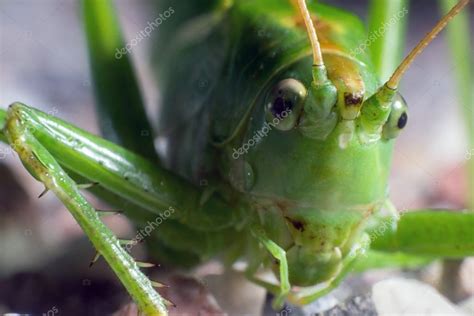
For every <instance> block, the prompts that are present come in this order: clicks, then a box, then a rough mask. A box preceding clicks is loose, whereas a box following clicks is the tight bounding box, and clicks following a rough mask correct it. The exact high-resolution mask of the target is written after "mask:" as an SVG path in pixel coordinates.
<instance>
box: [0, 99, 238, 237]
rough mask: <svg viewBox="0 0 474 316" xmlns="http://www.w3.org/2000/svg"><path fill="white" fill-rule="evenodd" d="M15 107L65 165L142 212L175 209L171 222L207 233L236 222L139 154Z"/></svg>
mask: <svg viewBox="0 0 474 316" xmlns="http://www.w3.org/2000/svg"><path fill="white" fill-rule="evenodd" d="M12 109H14V110H15V111H17V112H21V113H22V117H24V121H27V122H28V125H29V126H30V128H29V130H30V131H31V133H32V134H33V136H34V137H35V138H36V139H38V141H39V142H41V144H42V145H43V146H44V147H45V148H46V149H47V150H48V151H49V152H50V153H51V154H52V155H53V156H54V157H55V158H56V160H57V161H58V162H59V164H60V165H61V166H63V167H65V168H66V169H67V170H70V171H72V172H74V173H76V174H78V175H80V176H82V177H84V178H85V179H87V180H88V181H90V182H97V183H99V184H100V186H101V187H103V188H104V189H106V190H107V191H109V192H111V193H114V194H116V195H118V196H120V197H122V198H125V199H127V200H128V201H130V202H131V203H133V204H135V205H138V206H140V207H142V208H143V209H146V210H148V211H150V212H152V213H155V214H159V212H160V211H162V210H164V209H168V208H169V207H173V208H174V209H175V210H176V211H175V212H174V213H173V215H172V218H174V219H177V220H178V221H180V222H182V223H183V224H187V225H189V226H192V227H194V228H195V229H198V230H203V231H216V230H221V229H223V228H226V227H231V226H232V225H233V224H234V222H235V220H238V217H237V218H234V214H235V212H232V210H231V209H230V208H229V206H228V205H227V204H226V203H225V201H224V200H223V199H222V198H220V197H219V196H217V195H216V194H214V195H211V196H210V197H206V199H203V198H202V195H203V192H202V191H201V190H200V189H198V188H197V187H195V186H194V185H192V184H190V183H189V182H187V181H186V180H184V179H182V178H180V177H178V176H176V175H175V174H173V173H171V172H169V171H167V170H165V169H163V168H162V167H160V166H158V165H156V164H153V163H151V162H149V161H148V160H146V159H144V158H142V157H140V156H139V155H136V154H134V153H132V152H130V151H128V150H126V149H124V148H122V147H120V146H118V145H116V144H113V143H111V142H109V141H106V140H104V139H102V138H100V137H97V136H95V135H92V134H90V133H87V132H85V131H83V130H81V129H79V128H77V127H74V126H72V125H71V124H68V123H66V122H64V121H62V120H60V119H57V118H54V117H52V116H49V115H47V114H45V113H43V112H41V111H38V110H35V109H33V108H30V107H28V106H26V105H24V104H21V103H15V104H14V105H12V106H11V108H10V111H12ZM0 113H2V111H1V110H0ZM0 115H2V114H0ZM0 118H1V116H0ZM0 123H1V122H0Z"/></svg>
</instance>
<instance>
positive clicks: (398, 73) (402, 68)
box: [386, 0, 469, 90]
mask: <svg viewBox="0 0 474 316" xmlns="http://www.w3.org/2000/svg"><path fill="white" fill-rule="evenodd" d="M468 3H469V0H461V1H459V2H458V3H457V4H456V5H455V6H454V7H453V8H452V9H451V10H450V11H449V12H448V13H447V14H446V15H445V16H443V18H442V19H441V20H439V22H438V23H437V24H436V25H435V27H434V28H433V29H432V30H431V31H430V32H429V33H428V34H426V36H425V37H424V38H423V39H422V40H421V41H420V42H419V43H418V45H416V47H415V48H414V49H413V50H412V51H411V52H410V53H409V54H408V55H407V57H405V59H404V60H403V61H402V63H401V64H400V65H399V66H398V68H397V69H396V70H395V72H394V73H393V75H392V77H390V79H389V80H388V81H387V83H386V85H387V86H388V87H389V88H391V89H394V90H395V89H397V88H398V84H399V82H400V80H401V78H402V76H403V74H404V73H405V72H406V71H407V69H408V68H409V67H410V65H411V64H412V63H413V61H414V60H415V58H416V57H417V56H418V55H419V54H421V52H423V50H424V49H425V48H426V46H428V44H430V43H431V42H432V41H433V39H435V38H436V36H437V35H438V34H439V32H441V31H442V30H443V29H444V28H445V27H446V25H447V24H448V22H449V21H451V20H452V19H453V18H454V17H455V16H456V15H458V13H459V12H460V11H461V10H462V9H463V8H464V7H465V6H466V5H467V4H468Z"/></svg>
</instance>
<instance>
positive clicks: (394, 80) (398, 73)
mask: <svg viewBox="0 0 474 316" xmlns="http://www.w3.org/2000/svg"><path fill="white" fill-rule="evenodd" d="M300 2H301V1H300ZM302 2H304V1H302ZM468 3H469V0H461V1H459V2H458V4H456V5H455V6H454V7H453V8H452V9H451V10H450V11H449V12H448V13H447V14H446V15H445V16H444V17H443V18H442V19H441V20H440V21H439V22H438V23H437V24H436V26H435V27H434V28H433V29H432V30H431V31H430V32H429V33H428V34H426V36H425V37H424V38H423V39H422V40H421V41H420V42H419V43H418V45H416V47H415V48H414V49H413V50H412V51H411V52H410V54H408V56H407V57H405V59H404V60H403V61H402V63H401V64H400V66H398V68H397V70H395V72H394V73H393V75H392V77H390V79H389V80H388V81H387V83H386V85H387V87H389V88H390V89H393V90H396V89H397V88H398V84H399V83H400V79H401V78H402V76H403V74H404V73H405V72H406V71H407V69H408V68H409V67H410V65H411V64H412V62H413V61H414V60H415V58H416V57H417V56H418V55H419V54H421V52H423V50H424V49H425V48H426V46H428V44H429V43H431V41H433V39H434V38H435V37H436V36H437V35H438V34H439V32H441V31H442V30H443V29H444V28H445V27H446V25H447V24H448V22H449V21H451V20H452V19H453V18H454V17H455V16H456V15H457V14H458V13H459V12H460V11H461V10H462V9H463V8H464V7H465V6H466V5H467V4H468Z"/></svg>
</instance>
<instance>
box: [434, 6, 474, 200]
mask: <svg viewBox="0 0 474 316" xmlns="http://www.w3.org/2000/svg"><path fill="white" fill-rule="evenodd" d="M439 2H440V6H441V9H442V13H443V14H445V13H447V12H448V11H449V9H451V8H452V7H453V6H454V5H455V4H456V3H457V2H458V1H457V0H439ZM469 22H470V21H469V8H467V9H465V10H464V11H463V12H461V13H460V14H459V15H458V16H457V17H455V18H454V19H453V20H452V21H451V22H450V24H449V25H448V26H447V38H448V43H449V49H450V51H451V55H452V63H453V65H454V70H455V71H454V74H455V76H456V85H457V87H458V95H459V98H458V100H459V101H458V102H459V104H460V106H461V110H462V113H463V117H464V119H465V124H466V132H467V136H468V150H469V151H470V150H473V149H474V76H473V73H472V72H473V59H472V56H473V52H472V50H471V44H472V42H471V41H472V30H471V28H470V26H469ZM468 168H469V173H468V174H469V177H468V181H469V189H468V192H470V194H469V199H470V200H469V208H470V209H474V159H470V161H469V163H468Z"/></svg>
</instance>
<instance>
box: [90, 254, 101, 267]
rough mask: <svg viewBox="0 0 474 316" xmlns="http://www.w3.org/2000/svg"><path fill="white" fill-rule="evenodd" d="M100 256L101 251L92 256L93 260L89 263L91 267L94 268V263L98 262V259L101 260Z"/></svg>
mask: <svg viewBox="0 0 474 316" xmlns="http://www.w3.org/2000/svg"><path fill="white" fill-rule="evenodd" d="M99 258H100V253H98V252H96V254H95V256H94V258H92V260H91V262H90V263H89V268H92V266H93V265H94V263H96V262H97V260H99Z"/></svg>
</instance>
